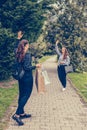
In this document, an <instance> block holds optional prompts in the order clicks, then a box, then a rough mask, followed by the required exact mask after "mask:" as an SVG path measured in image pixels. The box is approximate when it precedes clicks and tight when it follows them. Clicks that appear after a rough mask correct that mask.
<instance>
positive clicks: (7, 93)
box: [0, 86, 18, 118]
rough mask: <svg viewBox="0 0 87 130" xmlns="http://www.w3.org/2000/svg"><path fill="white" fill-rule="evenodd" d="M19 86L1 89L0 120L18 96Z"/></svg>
mask: <svg viewBox="0 0 87 130" xmlns="http://www.w3.org/2000/svg"><path fill="white" fill-rule="evenodd" d="M17 91H18V90H17V86H14V87H12V88H0V118H1V117H2V116H3V114H4V113H5V111H6V110H7V108H8V107H9V106H10V104H11V103H12V101H13V100H14V98H15V97H16V96H17Z"/></svg>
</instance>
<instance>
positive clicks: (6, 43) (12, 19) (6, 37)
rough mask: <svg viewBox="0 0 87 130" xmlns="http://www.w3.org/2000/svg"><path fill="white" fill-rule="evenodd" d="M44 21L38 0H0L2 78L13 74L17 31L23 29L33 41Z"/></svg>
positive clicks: (0, 66)
mask: <svg viewBox="0 0 87 130" xmlns="http://www.w3.org/2000/svg"><path fill="white" fill-rule="evenodd" d="M43 22H44V17H43V9H42V3H40V4H38V3H37V0H17V1H14V0H3V2H0V49H1V51H0V80H2V79H7V78H9V76H10V75H11V69H12V64H13V59H14V58H13V57H14V54H13V53H14V44H15V39H16V34H17V31H18V30H23V31H24V32H25V33H24V38H26V39H28V40H29V43H31V42H33V41H36V40H37V38H38V37H39V35H40V34H41V32H42V26H43Z"/></svg>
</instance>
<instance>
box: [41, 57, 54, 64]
mask: <svg viewBox="0 0 87 130" xmlns="http://www.w3.org/2000/svg"><path fill="white" fill-rule="evenodd" d="M50 57H52V56H43V57H42V58H41V59H39V63H43V62H44V61H46V60H47V59H49V58H50Z"/></svg>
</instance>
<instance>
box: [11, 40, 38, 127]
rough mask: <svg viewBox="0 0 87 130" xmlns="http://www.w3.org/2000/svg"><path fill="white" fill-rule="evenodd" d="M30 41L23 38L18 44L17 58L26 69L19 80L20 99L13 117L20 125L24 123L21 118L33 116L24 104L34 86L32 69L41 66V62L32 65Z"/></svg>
mask: <svg viewBox="0 0 87 130" xmlns="http://www.w3.org/2000/svg"><path fill="white" fill-rule="evenodd" d="M28 49H29V43H28V41H27V40H21V42H20V44H19V45H18V48H17V52H16V58H17V61H18V62H20V63H21V64H22V66H23V69H24V71H25V73H24V76H23V77H22V79H20V80H18V84H19V99H18V107H17V110H16V112H15V114H14V115H13V116H12V118H13V119H14V120H15V121H16V122H17V123H18V125H24V123H23V121H22V120H21V119H23V118H29V117H31V115H30V114H26V113H25V111H24V106H25V104H26V103H27V101H28V99H29V97H30V95H31V92H32V88H33V76H32V70H33V69H35V68H36V67H40V64H37V65H36V66H32V65H31V55H30V53H29V51H28Z"/></svg>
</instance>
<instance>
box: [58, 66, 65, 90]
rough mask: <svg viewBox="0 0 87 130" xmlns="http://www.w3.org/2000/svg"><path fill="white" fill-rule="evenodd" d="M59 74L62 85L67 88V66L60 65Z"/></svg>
mask: <svg viewBox="0 0 87 130" xmlns="http://www.w3.org/2000/svg"><path fill="white" fill-rule="evenodd" d="M58 76H59V80H60V82H61V84H62V86H63V87H64V88H65V87H66V73H65V66H63V65H61V66H58Z"/></svg>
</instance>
